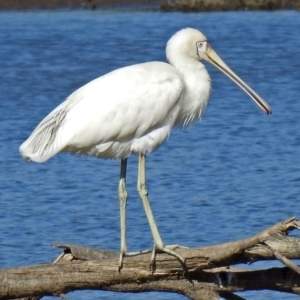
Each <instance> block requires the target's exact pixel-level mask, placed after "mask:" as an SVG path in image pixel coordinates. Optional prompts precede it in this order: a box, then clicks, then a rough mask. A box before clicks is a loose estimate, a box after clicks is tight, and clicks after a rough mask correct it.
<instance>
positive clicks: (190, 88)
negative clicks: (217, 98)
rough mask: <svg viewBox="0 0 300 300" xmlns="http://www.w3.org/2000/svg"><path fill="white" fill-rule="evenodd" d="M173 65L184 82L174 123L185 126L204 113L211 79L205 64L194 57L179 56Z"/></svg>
mask: <svg viewBox="0 0 300 300" xmlns="http://www.w3.org/2000/svg"><path fill="white" fill-rule="evenodd" d="M173 65H174V67H175V68H176V69H177V70H178V71H179V72H180V74H181V76H182V78H183V81H184V84H185V90H184V93H183V95H182V100H181V101H180V102H181V108H180V112H179V114H178V117H177V119H176V124H177V125H181V126H186V125H189V124H190V123H193V122H196V121H198V120H199V119H200V118H201V116H202V114H203V113H204V110H205V108H206V106H207V103H208V100H209V96H210V92H211V79H210V76H209V74H208V72H207V70H206V68H205V66H204V65H203V64H202V63H201V62H199V61H198V60H196V59H192V58H181V59H180V60H177V62H176V63H175V64H173Z"/></svg>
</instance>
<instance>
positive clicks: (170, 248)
mask: <svg viewBox="0 0 300 300" xmlns="http://www.w3.org/2000/svg"><path fill="white" fill-rule="evenodd" d="M177 248H183V249H188V247H185V246H181V245H167V246H164V245H163V246H157V245H154V247H153V250H152V255H151V261H150V268H151V269H152V271H153V272H154V271H155V268H156V254H157V253H166V254H169V255H172V256H174V257H175V258H177V259H178V260H179V262H180V263H181V265H182V267H183V269H184V270H185V271H187V266H186V264H185V259H184V258H183V257H182V256H180V255H179V254H178V253H176V252H175V249H177Z"/></svg>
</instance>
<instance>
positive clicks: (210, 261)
mask: <svg viewBox="0 0 300 300" xmlns="http://www.w3.org/2000/svg"><path fill="white" fill-rule="evenodd" d="M296 228H298V229H299V228H300V223H299V221H298V220H296V219H295V218H294V217H293V218H290V219H287V220H285V221H283V222H281V223H278V224H276V225H274V226H272V227H270V228H268V229H265V230H264V231H262V232H260V233H258V234H256V235H255V236H253V237H250V238H248V239H243V240H240V241H235V242H230V243H225V244H221V245H214V246H209V247H201V248H194V249H183V248H178V249H176V251H177V252H178V253H179V254H180V255H181V256H182V257H185V258H186V265H187V270H188V271H184V270H183V269H182V267H181V265H180V263H179V262H178V261H177V260H176V259H175V258H174V257H172V256H169V255H166V254H160V255H158V256H157V261H156V270H155V272H154V273H153V272H152V271H151V270H150V269H149V262H150V256H151V253H149V254H141V255H138V256H134V257H125V259H124V267H123V269H122V271H121V273H119V272H118V259H119V253H117V252H111V251H107V250H97V249H90V248H85V247H81V246H76V245H65V244H55V245H54V246H55V247H62V248H64V251H63V253H62V254H61V255H60V256H59V258H58V259H56V260H55V262H54V263H52V264H45V265H37V266H30V267H21V268H13V269H4V270H0V299H20V298H22V299H23V300H25V299H26V300H29V299H30V300H37V299H39V298H40V297H42V296H45V295H60V296H61V297H62V298H63V297H64V294H66V293H68V292H70V291H74V290H83V289H94V290H96V289H97V290H110V291H122V292H145V291H168V292H174V293H179V294H182V295H185V296H187V297H188V298H190V299H195V300H198V299H206V300H207V299H218V298H219V296H222V297H223V298H225V299H242V298H241V297H239V296H237V295H234V294H233V293H234V292H236V291H246V290H260V289H271V290H277V291H283V292H288V293H294V294H300V289H299V288H298V286H300V276H299V273H297V272H298V271H299V267H298V266H296V265H295V264H294V263H292V262H291V261H290V260H289V259H291V258H294V259H295V258H300V247H299V246H300V239H298V238H292V237H287V234H288V233H289V231H291V230H293V229H296ZM270 259H280V261H282V262H283V263H284V264H285V265H287V266H288V267H283V268H272V269H269V270H258V271H249V270H240V269H233V268H229V267H228V266H229V265H234V264H237V263H247V262H254V261H258V260H270Z"/></svg>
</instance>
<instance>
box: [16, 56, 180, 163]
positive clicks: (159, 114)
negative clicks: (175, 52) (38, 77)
mask: <svg viewBox="0 0 300 300" xmlns="http://www.w3.org/2000/svg"><path fill="white" fill-rule="evenodd" d="M183 92H184V85H183V81H182V79H181V76H180V75H179V73H178V72H177V71H176V69H175V68H173V67H172V66H170V65H169V64H166V63H160V62H152V63H144V64H138V65H133V66H130V67H125V68H121V69H118V70H116V71H113V72H110V73H108V74H106V75H104V76H102V77H99V78H97V79H95V80H93V81H91V82H89V83H88V84H86V85H85V86H83V87H82V88H80V89H78V90H77V91H75V92H74V93H73V94H71V95H70V96H69V97H68V98H67V99H66V101H64V102H63V103H62V104H61V105H59V106H58V107H57V108H56V109H54V110H53V111H52V112H51V113H50V114H49V115H48V116H47V117H46V118H45V119H44V120H43V121H42V122H41V123H40V124H39V125H38V126H37V128H36V129H35V130H34V132H33V133H32V135H31V136H30V137H29V138H28V139H27V140H26V141H25V142H24V143H23V144H22V145H21V147H20V152H21V153H22V155H23V156H24V157H26V158H28V159H30V160H33V161H36V162H43V161H46V160H48V159H49V158H50V157H52V156H53V155H55V154H56V153H58V152H60V151H64V150H70V151H71V149H76V148H78V149H80V148H88V147H92V146H95V145H99V144H101V143H105V142H109V141H119V142H126V141H129V140H131V139H133V138H136V137H141V136H143V135H145V134H146V133H148V132H150V131H151V130H152V129H155V128H157V127H158V126H160V124H163V123H164V122H173V121H174V119H175V118H176V116H175V115H174V116H173V115H172V113H173V114H175V112H174V110H175V109H176V107H177V105H178V104H179V101H180V97H181V95H182V93H183Z"/></svg>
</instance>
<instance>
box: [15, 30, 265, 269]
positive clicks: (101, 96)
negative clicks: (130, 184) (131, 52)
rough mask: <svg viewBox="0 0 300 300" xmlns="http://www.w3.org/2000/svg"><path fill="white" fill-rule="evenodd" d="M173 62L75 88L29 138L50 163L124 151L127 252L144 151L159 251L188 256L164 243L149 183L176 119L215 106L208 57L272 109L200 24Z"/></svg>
mask: <svg viewBox="0 0 300 300" xmlns="http://www.w3.org/2000/svg"><path fill="white" fill-rule="evenodd" d="M166 54H167V59H168V61H169V64H168V63H163V62H149V63H142V64H137V65H132V66H128V67H124V68H121V69H118V70H115V71H113V72H110V73H108V74H106V75H104V76H101V77H99V78H97V79H95V80H93V81H91V82H89V83H88V84H86V85H85V86H83V87H81V88H80V89H78V90H77V91H75V92H74V93H73V94H71V95H70V96H69V97H68V98H67V99H66V100H65V101H64V102H63V103H62V104H61V105H59V106H58V107H57V108H56V109H54V110H53V111H52V112H51V113H50V114H49V115H48V116H47V117H46V118H45V119H44V120H42V121H41V123H40V124H39V125H38V126H37V128H36V129H35V130H34V131H33V133H32V134H31V136H30V137H29V138H28V139H27V140H26V141H25V142H24V143H23V144H22V145H21V147H20V152H21V154H22V156H23V157H24V158H25V159H27V160H32V161H35V162H44V161H46V160H48V159H49V158H51V157H52V156H54V155H55V154H57V153H59V152H73V153H80V154H85V155H93V156H97V157H102V158H120V159H121V161H122V163H121V178H120V187H119V198H120V205H121V257H120V266H119V267H120V268H121V267H122V261H123V257H124V255H125V254H126V253H127V245H126V216H125V206H126V200H127V192H126V185H125V176H126V162H127V160H126V159H127V157H128V156H129V155H130V154H132V153H137V154H138V155H139V174H138V190H139V193H140V196H141V198H142V201H143V204H144V207H145V211H146V214H147V217H148V220H149V223H150V227H151V230H152V234H153V237H154V244H155V245H154V251H153V255H152V259H151V263H152V264H154V260H155V254H156V251H161V252H166V253H169V254H171V255H174V256H176V257H177V258H178V259H179V260H180V261H181V262H182V263H183V261H184V260H183V259H182V258H181V257H180V256H179V255H178V254H177V253H176V252H175V251H173V250H171V249H170V248H168V247H166V246H164V244H163V242H162V239H161V238H160V235H159V233H158V230H157V227H156V224H155V222H154V218H153V216H152V212H151V208H150V205H149V203H148V198H147V195H146V194H147V191H146V189H145V184H146V182H145V178H144V177H145V155H146V153H150V152H152V151H154V150H156V149H157V148H158V147H159V146H160V145H161V144H162V143H163V142H164V141H165V140H166V139H167V138H168V136H169V134H170V132H171V129H172V128H173V126H174V125H180V126H186V125H189V124H190V123H192V122H194V121H197V120H198V119H199V118H200V117H201V115H202V114H203V112H204V110H205V107H206V105H207V102H208V99H209V96H210V91H211V80H210V77H209V74H208V72H207V71H206V69H205V67H204V65H203V64H202V63H201V62H199V61H201V60H207V61H209V62H210V63H212V64H213V65H214V66H216V67H217V68H218V69H219V70H221V71H222V72H223V73H224V74H225V75H227V76H228V77H230V78H231V79H232V80H233V81H234V82H235V83H237V84H238V85H239V86H240V87H241V88H242V89H243V90H244V91H245V92H246V93H248V94H249V96H250V97H251V98H252V99H253V100H254V101H255V102H256V103H257V104H258V105H259V106H260V107H261V108H262V109H263V110H264V111H265V112H266V113H270V112H271V110H270V108H269V106H268V104H267V103H266V102H265V101H264V100H263V99H262V98H261V97H260V96H258V95H257V94H256V93H255V92H254V91H253V90H252V89H250V87H248V86H247V85H246V84H245V83H244V82H243V81H242V80H241V79H240V78H239V77H238V76H237V75H236V74H235V73H233V71H231V70H230V69H229V67H228V66H227V65H226V64H225V63H224V62H223V61H222V60H221V59H220V57H219V56H218V55H217V54H216V53H215V52H214V51H213V50H212V48H211V47H210V45H209V44H208V42H207V39H206V37H205V36H204V35H203V34H202V33H201V32H199V31H198V30H196V29H191V28H186V29H182V30H180V31H179V32H177V33H176V34H175V35H174V36H173V37H172V38H171V39H170V40H169V42H168V44H167V48H166Z"/></svg>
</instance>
